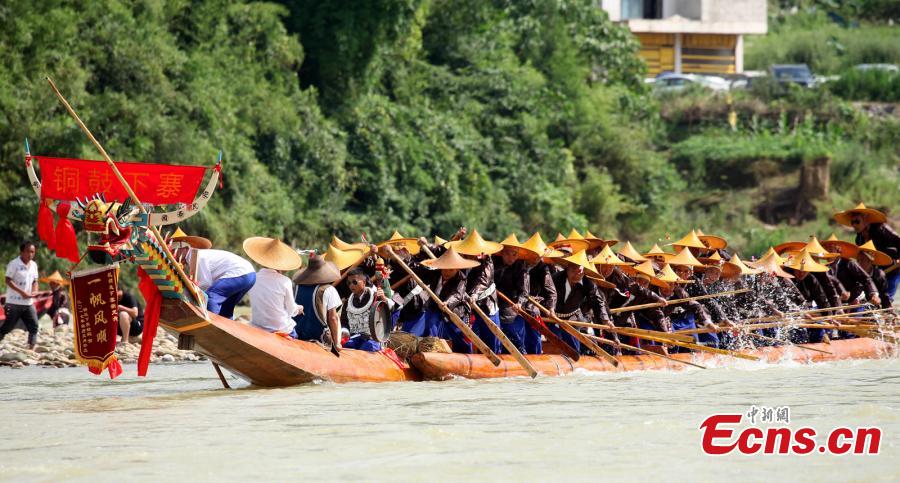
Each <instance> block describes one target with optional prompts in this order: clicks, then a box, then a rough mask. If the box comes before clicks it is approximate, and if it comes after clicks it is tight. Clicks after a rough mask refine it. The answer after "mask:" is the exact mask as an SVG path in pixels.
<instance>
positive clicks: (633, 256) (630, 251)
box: [619, 241, 647, 262]
mask: <svg viewBox="0 0 900 483" xmlns="http://www.w3.org/2000/svg"><path fill="white" fill-rule="evenodd" d="M619 255H622V256H623V257H625V258H627V259H629V260H631V261H633V262H645V261H647V259H646V258H644V256H643V255H641V254H640V253H638V251H637V250H635V249H634V245H632V244H631V242H630V241H627V242H625V245H623V246H622V248H620V249H619Z"/></svg>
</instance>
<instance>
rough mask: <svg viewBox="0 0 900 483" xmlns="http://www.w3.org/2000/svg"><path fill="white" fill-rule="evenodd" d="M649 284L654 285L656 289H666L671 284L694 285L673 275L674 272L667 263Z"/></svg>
mask: <svg viewBox="0 0 900 483" xmlns="http://www.w3.org/2000/svg"><path fill="white" fill-rule="evenodd" d="M650 283H652V284H653V285H656V286H657V287H662V288H666V287H668V286H669V285H670V284H673V283H681V284H689V283H694V281H693V280H684V279H682V278H680V277H679V276H678V275H677V274H676V273H675V270H672V267H670V266H669V264H668V263H667V264H665V265H663V267H662V269H660V271H659V273H657V274H656V276H654V277H653V278H651V279H650Z"/></svg>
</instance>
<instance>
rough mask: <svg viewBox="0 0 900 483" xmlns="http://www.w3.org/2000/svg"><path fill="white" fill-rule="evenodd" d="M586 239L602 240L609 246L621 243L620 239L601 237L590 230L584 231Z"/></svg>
mask: <svg viewBox="0 0 900 483" xmlns="http://www.w3.org/2000/svg"><path fill="white" fill-rule="evenodd" d="M584 239H585V240H588V241H591V240H600V241H602V242H603V244H604V245H606V246H609V247H611V246H613V245H615V244H616V243H619V240H616V239H615V238H600V237H599V236H597V235H594V234H593V233H591V231H590V230H588V231H586V232H584Z"/></svg>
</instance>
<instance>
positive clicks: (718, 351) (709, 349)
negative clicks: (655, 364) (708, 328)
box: [634, 335, 759, 361]
mask: <svg viewBox="0 0 900 483" xmlns="http://www.w3.org/2000/svg"><path fill="white" fill-rule="evenodd" d="M634 337H638V338H639V339H646V340H649V341H653V342H659V343H661V344H666V345H677V346H679V347H684V348H685V349H693V350H695V351H700V352H709V353H712V354H720V355H726V356H732V357H738V358H740V359H747V360H750V361H758V360H759V357H756V356H751V355H749V354H741V353H740V352H735V351H730V350H726V349H716V348H714V347H706V346H705V345H698V344H689V343H687V342H681V341H677V340H671V339H663V338H660V337H654V336H652V335H642V336H634Z"/></svg>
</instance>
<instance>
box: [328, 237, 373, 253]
mask: <svg viewBox="0 0 900 483" xmlns="http://www.w3.org/2000/svg"><path fill="white" fill-rule="evenodd" d="M331 245H332V246H333V247H335V248H337V249H338V250H344V251H347V250H359V251H361V252H363V253H364V254H365V253H369V245H367V244H365V243H362V242H359V243H347V242H345V241H344V240H341V239H340V238H338V237H337V235H333V236H332V237H331Z"/></svg>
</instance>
